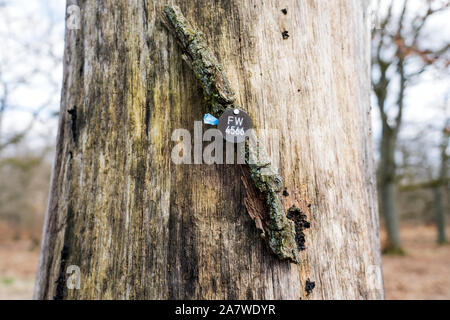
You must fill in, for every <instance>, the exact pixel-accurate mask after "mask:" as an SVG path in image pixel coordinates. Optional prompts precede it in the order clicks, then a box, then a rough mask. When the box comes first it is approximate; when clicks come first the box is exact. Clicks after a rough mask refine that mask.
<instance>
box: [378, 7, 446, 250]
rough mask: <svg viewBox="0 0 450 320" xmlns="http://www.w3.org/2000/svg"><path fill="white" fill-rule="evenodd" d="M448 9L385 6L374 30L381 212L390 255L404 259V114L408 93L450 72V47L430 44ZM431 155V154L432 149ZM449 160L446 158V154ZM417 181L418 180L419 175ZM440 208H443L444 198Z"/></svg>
mask: <svg viewBox="0 0 450 320" xmlns="http://www.w3.org/2000/svg"><path fill="white" fill-rule="evenodd" d="M413 6H416V7H413ZM448 8H449V2H448V1H438V0H436V1H431V0H421V1H408V0H403V1H393V0H390V1H380V2H379V10H380V11H379V20H378V22H379V24H376V25H375V27H374V29H373V47H372V67H373V71H372V83H373V90H374V94H375V97H376V104H377V106H378V109H379V114H380V118H381V127H382V129H381V140H380V147H379V164H378V171H377V178H378V185H379V195H380V201H381V205H380V209H381V212H382V214H383V216H384V220H385V225H386V230H387V234H388V244H387V246H386V248H385V251H386V252H390V253H400V254H401V253H403V249H402V247H401V240H400V234H399V216H398V211H397V185H398V183H399V178H400V177H399V175H398V170H397V167H398V165H397V159H396V154H397V153H398V147H399V143H398V142H399V141H398V140H399V132H400V129H401V127H402V123H403V120H404V119H403V117H404V111H405V110H404V109H405V108H406V107H407V103H406V97H407V95H408V93H409V92H408V90H409V89H411V88H412V87H413V86H415V85H416V84H417V83H418V82H419V81H420V80H421V76H422V75H423V74H424V73H425V72H427V71H429V70H430V69H431V68H433V69H434V70H435V71H438V72H440V73H445V72H448V66H449V61H450V59H449V44H448V43H442V41H436V42H434V41H433V42H430V41H429V40H430V39H433V37H431V36H430V34H429V33H426V32H425V29H426V26H427V23H428V22H429V21H430V20H431V19H432V18H433V17H435V16H437V15H439V14H442V13H443V12H444V11H446V10H448ZM427 149H428V150H429V149H430V148H429V146H428V147H427ZM404 151H405V150H404ZM419 152H423V150H420V151H419ZM443 154H446V150H444V151H443ZM443 161H444V162H445V159H444V160H443ZM435 162H436V161H435ZM442 168H443V169H442V170H441V171H442V172H441V174H440V175H441V176H442V174H444V175H445V174H446V173H445V171H446V169H445V167H442ZM414 175H415V176H417V174H416V173H414ZM444 180H445V179H444ZM440 186H442V184H440ZM439 190H441V188H440V189H439ZM435 203H436V204H438V203H439V204H440V205H442V196H439V192H438V193H437V196H436V200H435ZM436 212H442V214H440V213H439V214H437V215H439V216H442V217H443V215H444V213H443V212H444V209H443V206H442V210H439V209H436ZM437 220H438V221H439V219H437ZM441 222H442V223H443V219H442V220H441ZM442 223H441V224H442Z"/></svg>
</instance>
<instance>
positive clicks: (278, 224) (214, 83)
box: [163, 6, 300, 263]
mask: <svg viewBox="0 0 450 320" xmlns="http://www.w3.org/2000/svg"><path fill="white" fill-rule="evenodd" d="M163 23H164V25H165V26H166V27H167V28H168V29H169V30H170V31H171V32H172V33H173V34H174V35H175V37H176V38H177V40H178V43H179V44H180V46H181V48H182V50H183V56H182V57H183V59H184V60H185V61H186V62H187V64H188V65H189V66H190V67H191V69H192V70H193V72H194V74H195V76H196V78H197V79H198V80H199V81H200V83H201V85H202V87H203V91H204V95H205V99H206V100H207V101H208V102H209V103H210V106H211V110H210V112H211V113H212V114H213V115H214V116H216V117H220V115H221V114H222V113H223V112H224V110H225V109H229V108H233V109H234V108H239V106H237V105H236V103H235V97H234V92H233V90H232V88H231V85H230V82H229V80H228V78H227V76H226V75H225V73H224V71H223V69H222V66H221V65H220V63H219V62H218V60H217V58H216V56H215V55H214V53H213V52H212V51H211V49H209V47H208V46H207V44H206V41H205V39H204V37H203V34H202V32H200V31H197V30H196V29H195V28H194V27H193V26H192V25H191V23H189V21H187V20H186V18H185V17H184V16H183V14H182V13H181V11H180V9H179V8H178V7H176V6H167V7H165V8H164V15H163ZM244 150H245V163H246V168H245V169H244V174H243V178H242V181H243V183H244V186H245V189H246V191H247V198H246V199H245V201H244V202H245V206H246V208H247V211H248V213H249V215H250V216H251V217H252V219H253V220H254V221H255V224H256V226H257V228H258V229H260V230H261V231H262V233H261V236H262V237H263V238H264V239H265V241H266V242H267V244H268V246H269V248H270V249H271V251H272V252H273V253H274V254H276V255H277V256H278V258H280V259H281V260H288V261H291V262H293V263H300V252H299V250H298V244H297V241H296V231H295V226H294V223H293V222H291V221H290V220H289V219H288V218H287V217H286V212H285V210H284V207H283V204H282V201H281V199H282V198H281V197H282V195H281V191H282V189H283V179H282V178H281V176H280V175H279V174H278V173H277V171H276V170H275V169H274V168H273V166H272V164H271V161H270V159H269V157H268V156H267V153H266V150H265V147H264V145H263V144H262V142H261V141H260V140H259V139H257V137H256V135H255V134H254V133H251V134H250V137H249V139H248V141H247V142H246V144H245V148H244ZM250 181H251V182H252V183H249V182H250Z"/></svg>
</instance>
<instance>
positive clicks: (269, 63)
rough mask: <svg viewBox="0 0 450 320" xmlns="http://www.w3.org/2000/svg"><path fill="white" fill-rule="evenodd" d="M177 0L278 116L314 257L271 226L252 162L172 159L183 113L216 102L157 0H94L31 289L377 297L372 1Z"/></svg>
mask: <svg viewBox="0 0 450 320" xmlns="http://www.w3.org/2000/svg"><path fill="white" fill-rule="evenodd" d="M175 2H176V3H178V4H179V6H180V8H181V10H182V12H183V13H184V15H185V16H186V18H187V19H188V20H189V21H191V22H192V23H193V24H194V25H195V26H196V27H197V28H198V29H199V30H202V31H203V33H204V36H205V38H206V40H207V42H208V44H209V46H210V47H211V48H212V49H213V51H214V53H215V54H216V55H217V57H218V59H219V61H220V62H221V64H222V67H223V70H224V72H225V73H226V75H227V76H228V78H229V79H230V82H231V86H232V87H233V89H234V90H235V92H236V98H237V102H238V104H239V105H241V106H244V107H245V108H246V110H248V113H249V115H250V116H251V118H252V120H253V124H254V127H256V128H267V129H269V128H270V129H273V128H277V129H278V134H279V136H280V152H279V154H280V161H279V173H280V175H281V176H282V177H283V179H284V186H285V187H286V188H287V192H288V193H289V196H286V197H285V198H284V206H285V207H286V208H288V207H290V206H292V205H293V204H295V205H296V206H297V207H299V208H301V209H302V211H303V212H304V213H305V214H306V215H307V219H308V221H309V222H310V224H311V228H310V229H308V230H306V231H305V238H306V250H304V251H302V252H301V260H302V263H301V264H299V265H297V264H294V263H289V262H287V261H281V260H280V259H279V258H278V257H277V256H275V255H273V254H272V253H271V252H270V251H269V249H268V248H267V246H266V244H265V243H264V241H263V240H262V239H261V238H260V236H259V232H258V230H257V228H256V227H255V224H254V223H253V221H252V220H251V218H250V217H249V215H248V214H247V212H246V209H245V206H244V197H246V192H245V188H244V186H243V184H242V180H241V175H242V170H241V168H240V166H237V165H206V164H201V165H198V164H192V165H175V164H174V163H173V162H172V161H171V150H172V148H173V146H174V143H173V142H172V141H171V134H172V132H173V130H175V129H178V128H187V129H189V130H190V131H191V132H193V131H194V130H193V128H194V121H195V120H200V119H202V117H203V115H204V114H205V113H206V112H207V111H208V106H207V103H206V102H205V101H204V100H203V97H202V93H201V86H200V85H199V83H198V81H197V80H196V78H195V76H194V74H193V72H192V71H191V69H190V68H189V67H188V66H187V65H186V63H184V62H183V59H182V58H181V56H182V52H181V50H180V47H179V46H178V44H177V42H176V39H175V38H174V37H173V36H172V35H171V34H169V33H168V31H167V30H166V29H165V28H164V27H163V26H162V24H161V18H160V15H161V13H162V9H163V6H164V3H163V1H123V0H122V1H101V2H99V1H86V2H80V3H79V6H80V9H81V10H80V12H81V29H80V30H67V32H66V47H65V57H64V85H63V92H62V100H61V118H60V125H59V133H58V144H57V154H56V161H55V164H54V171H53V177H52V186H51V196H50V200H49V207H48V212H47V216H46V223H45V228H44V238H43V242H42V252H41V257H40V263H39V272H38V277H37V283H36V289H35V298H38V299H52V298H64V299H88V298H89V299H99V298H101V299H111V298H114V299H181V298H186V299H197V298H202V299H223V298H228V299H250V298H253V299H300V298H313V299H366V298H376V299H378V298H383V296H384V294H383V285H382V279H381V273H380V272H381V259H380V252H379V235H378V210H377V199H376V186H375V179H374V174H373V173H374V169H373V162H372V146H371V137H370V118H369V109H370V108H369V95H370V79H369V72H370V70H369V69H370V66H369V40H370V34H369V21H368V19H369V14H368V8H367V1H344V0H341V1H312V0H310V1H294V0H289V1H285V2H284V3H283V5H282V6H281V5H280V4H279V3H278V1H275V0H270V1H264V2H263V3H261V2H259V1H238V0H234V1H231V0H214V1H211V0H208V1H206V0H193V1H175ZM283 8H287V14H284V13H282V12H281V9H283ZM283 31H288V34H289V36H290V37H289V38H287V39H283V36H282V32H283ZM269 138H270V137H262V139H263V140H264V142H265V143H266V145H270V143H269V142H270V139H269ZM247 196H248V195H247ZM72 265H74V266H78V267H79V270H80V289H79V290H76V289H70V288H68V286H67V285H66V281H67V280H68V277H70V276H71V274H70V273H66V272H67V268H68V267H69V266H72ZM313 282H314V283H315V288H314V290H312V289H313V287H314V286H313V285H311V284H312V283H313ZM307 284H308V285H307Z"/></svg>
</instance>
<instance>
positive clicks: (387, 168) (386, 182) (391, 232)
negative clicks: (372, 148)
mask: <svg viewBox="0 0 450 320" xmlns="http://www.w3.org/2000/svg"><path fill="white" fill-rule="evenodd" d="M382 130H383V132H382V136H381V145H380V164H379V167H378V185H379V189H380V202H381V212H382V214H383V216H384V221H385V224H386V231H387V236H388V243H387V245H386V248H385V251H386V252H389V253H402V252H403V250H402V248H401V240H400V231H399V219H398V212H397V197H396V194H397V184H396V166H395V145H396V140H397V133H396V130H394V129H392V128H391V127H389V125H388V124H387V123H383V129H382Z"/></svg>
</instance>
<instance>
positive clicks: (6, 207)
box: [0, 1, 64, 244]
mask: <svg viewBox="0 0 450 320" xmlns="http://www.w3.org/2000/svg"><path fill="white" fill-rule="evenodd" d="M63 7H64V6H63ZM63 7H62V8H63ZM56 8H57V6H55V2H54V1H36V2H33V3H31V4H30V3H29V2H24V1H0V43H1V44H2V45H1V46H2V48H1V50H0V223H3V224H5V223H6V224H7V225H8V228H9V229H10V231H12V232H11V233H10V234H15V237H16V238H18V237H21V236H23V235H24V234H26V236H31V238H32V239H34V242H35V243H36V244H37V243H38V241H39V239H40V236H41V232H42V221H43V216H44V212H45V206H46V203H47V194H48V185H49V181H50V171H51V170H50V169H51V160H52V158H53V157H52V154H53V146H54V136H55V133H54V131H55V125H54V123H55V122H56V121H55V120H56V119H55V118H56V117H55V115H56V112H55V110H58V105H59V92H60V87H61V84H60V82H61V76H62V70H61V63H62V48H63V43H62V39H63V23H64V20H63V19H62V18H63V17H60V16H58V14H57V10H56Z"/></svg>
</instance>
